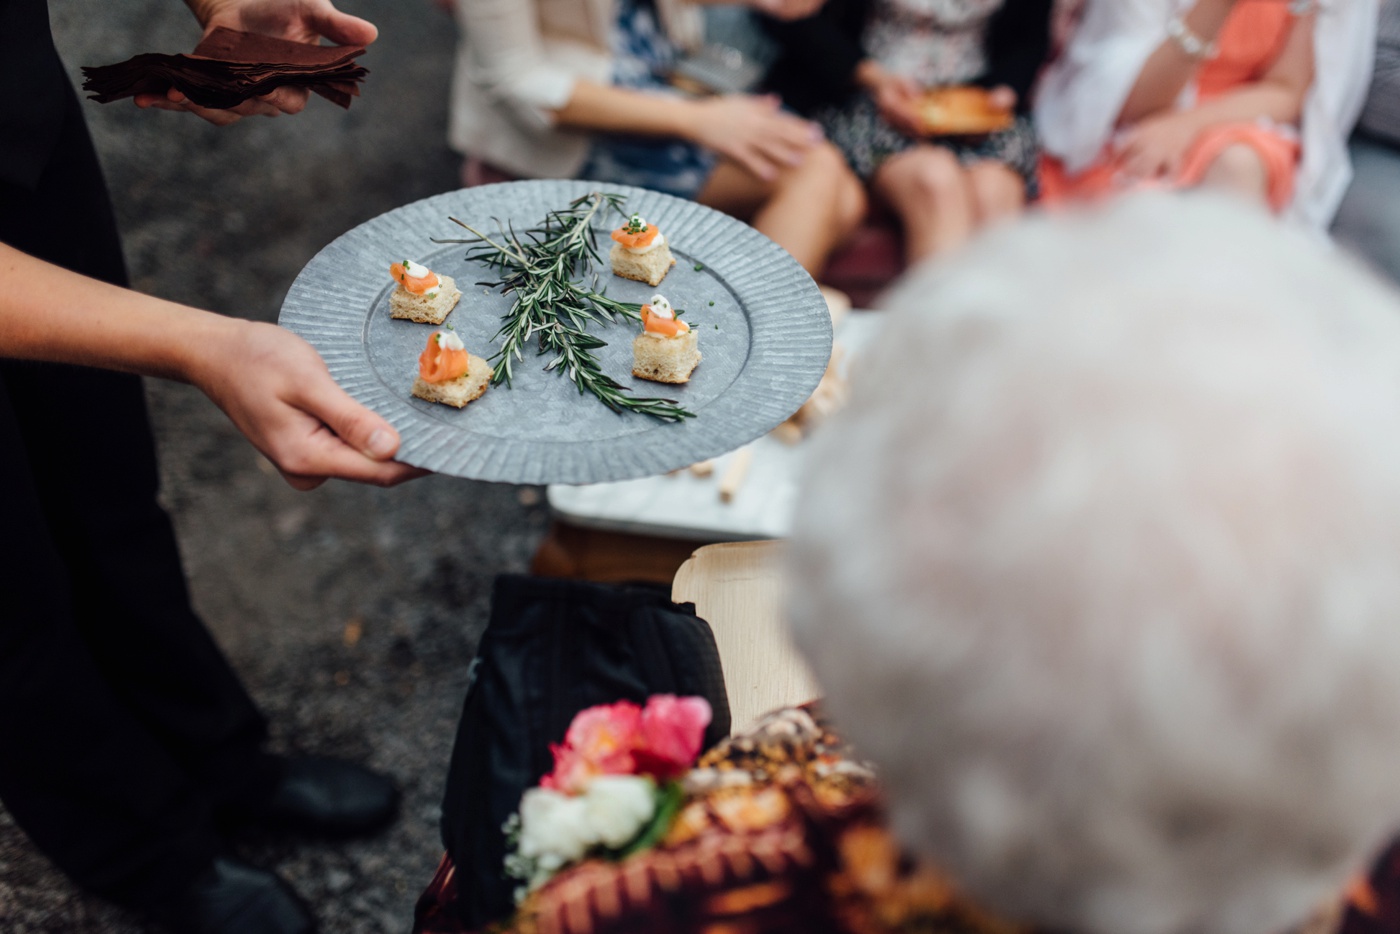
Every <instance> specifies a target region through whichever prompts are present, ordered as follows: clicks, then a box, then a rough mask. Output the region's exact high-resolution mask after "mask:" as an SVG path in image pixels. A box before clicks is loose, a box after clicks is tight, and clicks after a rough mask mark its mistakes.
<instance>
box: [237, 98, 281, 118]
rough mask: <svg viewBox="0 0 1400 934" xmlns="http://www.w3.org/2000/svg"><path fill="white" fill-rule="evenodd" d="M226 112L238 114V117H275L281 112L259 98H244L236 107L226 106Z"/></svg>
mask: <svg viewBox="0 0 1400 934" xmlns="http://www.w3.org/2000/svg"><path fill="white" fill-rule="evenodd" d="M228 112H229V113H234V114H238V115H239V116H240V117H276V116H278V115H279V114H281V113H282V111H280V110H278V109H277V108H276V107H275V106H274V105H272V104H270V103H268V102H267V101H265V100H263V99H261V98H252V99H250V100H246V101H244V102H243V103H241V104H239V105H237V106H236V107H230V108H228Z"/></svg>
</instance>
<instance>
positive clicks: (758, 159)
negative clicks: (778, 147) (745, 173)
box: [730, 146, 778, 182]
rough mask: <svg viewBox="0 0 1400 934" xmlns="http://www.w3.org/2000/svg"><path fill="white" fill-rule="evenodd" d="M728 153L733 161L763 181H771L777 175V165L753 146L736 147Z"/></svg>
mask: <svg viewBox="0 0 1400 934" xmlns="http://www.w3.org/2000/svg"><path fill="white" fill-rule="evenodd" d="M730 155H731V156H732V157H733V158H734V161H735V162H737V163H739V164H740V165H742V166H743V167H744V168H746V169H748V170H749V171H750V172H752V173H753V174H754V175H755V176H756V177H757V178H759V179H761V180H763V181H765V182H771V181H772V180H773V179H775V178H777V177H778V167H777V166H776V165H774V164H773V163H772V162H771V161H769V159H768V158H767V157H766V156H764V155H763V153H761V152H759V151H758V149H756V148H755V147H753V146H739V147H736V148H735V150H734V152H732V153H730Z"/></svg>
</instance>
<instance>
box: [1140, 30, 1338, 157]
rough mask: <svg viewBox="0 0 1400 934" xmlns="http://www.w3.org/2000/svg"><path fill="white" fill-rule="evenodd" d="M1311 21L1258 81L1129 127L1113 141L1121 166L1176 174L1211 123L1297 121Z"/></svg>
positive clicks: (1307, 71) (1306, 78)
mask: <svg viewBox="0 0 1400 934" xmlns="http://www.w3.org/2000/svg"><path fill="white" fill-rule="evenodd" d="M1315 21H1316V15H1315V14H1308V15H1306V16H1302V17H1299V18H1298V20H1297V21H1296V22H1295V23H1294V24H1293V28H1292V29H1291V31H1290V32H1289V34H1288V41H1287V42H1286V43H1285V44H1284V47H1283V50H1282V51H1281V52H1280V53H1279V56H1278V58H1277V59H1275V61H1274V63H1273V64H1272V65H1270V66H1269V69H1268V71H1266V72H1265V73H1264V75H1263V76H1262V77H1261V78H1260V79H1259V80H1258V81H1252V82H1250V83H1249V84H1245V85H1241V86H1240V87H1238V88H1236V89H1234V90H1233V91H1229V92H1227V93H1225V94H1222V95H1220V96H1219V97H1216V98H1213V99H1211V100H1209V101H1206V102H1205V103H1203V104H1200V105H1198V106H1196V107H1193V108H1191V109H1190V110H1183V111H1170V112H1168V113H1164V114H1160V115H1157V116H1154V117H1149V118H1147V119H1145V120H1142V121H1140V122H1139V123H1138V124H1137V125H1135V126H1133V127H1131V128H1129V129H1128V130H1127V131H1126V132H1125V133H1124V134H1123V136H1122V138H1121V139H1120V140H1119V141H1118V144H1117V145H1118V154H1119V160H1120V163H1121V165H1122V168H1123V170H1124V171H1125V172H1127V173H1128V174H1129V175H1132V176H1134V177H1138V178H1155V177H1158V176H1162V175H1171V174H1174V173H1175V172H1176V170H1177V169H1178V168H1179V167H1180V165H1181V162H1182V160H1183V159H1184V158H1185V155H1186V152H1187V151H1188V150H1189V149H1190V146H1191V143H1192V142H1193V141H1194V140H1195V139H1196V137H1197V136H1199V135H1200V134H1201V132H1202V131H1204V130H1207V129H1210V128H1211V127H1214V126H1221V125H1223V124H1228V123H1248V122H1251V121H1254V120H1258V119H1260V118H1264V119H1267V120H1271V121H1273V122H1274V123H1279V124H1295V123H1297V122H1298V121H1299V119H1301V117H1302V114H1303V106H1304V103H1305V101H1306V100H1307V95H1308V88H1309V87H1311V86H1312V81H1313V29H1314V25H1315Z"/></svg>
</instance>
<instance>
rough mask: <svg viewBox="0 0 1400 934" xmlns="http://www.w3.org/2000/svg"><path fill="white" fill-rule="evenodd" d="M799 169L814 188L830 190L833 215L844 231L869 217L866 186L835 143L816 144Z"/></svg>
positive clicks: (826, 191) (825, 191)
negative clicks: (866, 215) (867, 213)
mask: <svg viewBox="0 0 1400 934" xmlns="http://www.w3.org/2000/svg"><path fill="white" fill-rule="evenodd" d="M799 172H800V174H801V175H802V176H803V177H804V180H805V181H806V182H808V183H809V184H811V185H812V188H813V189H814V190H819V191H822V192H824V193H826V195H827V197H828V198H829V199H830V201H829V203H830V205H831V208H832V217H833V218H834V219H835V222H836V224H837V226H838V227H839V229H840V231H841V233H842V234H843V235H844V234H846V233H849V232H851V231H853V230H855V229H856V227H858V226H859V225H860V222H861V221H862V220H864V219H865V212H866V209H867V207H868V204H867V199H866V195H865V186H864V185H863V184H861V181H860V179H859V178H858V177H857V176H856V173H855V172H853V171H851V167H850V166H849V165H847V164H846V157H845V156H843V155H842V154H841V151H840V150H839V149H837V148H836V147H835V146H833V145H831V144H830V143H827V142H823V143H818V144H817V145H815V146H813V147H812V148H811V149H809V150H808V151H807V154H806V156H805V157H804V158H803V160H802V164H801V166H799Z"/></svg>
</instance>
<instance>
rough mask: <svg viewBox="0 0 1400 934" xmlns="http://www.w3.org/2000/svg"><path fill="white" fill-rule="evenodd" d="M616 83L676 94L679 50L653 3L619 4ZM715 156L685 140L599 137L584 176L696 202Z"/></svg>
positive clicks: (642, 0) (619, 0) (581, 175)
mask: <svg viewBox="0 0 1400 934" xmlns="http://www.w3.org/2000/svg"><path fill="white" fill-rule="evenodd" d="M616 3H617V18H616V20H615V21H614V23H615V25H614V28H613V38H612V52H613V76H612V79H613V84H614V85H616V86H617V87H624V88H631V89H633V90H637V91H644V92H647V93H654V94H675V93H677V92H676V91H675V89H673V88H672V87H671V86H670V85H669V84H668V83H667V81H666V75H667V74H669V73H670V71H671V68H672V66H674V65H675V61H676V57H677V54H678V53H677V49H676V47H675V45H674V44H673V43H672V42H671V41H670V40H669V39H668V38H667V37H666V34H665V32H663V31H662V29H661V25H660V23H659V22H658V21H657V16H656V8H655V7H654V6H653V4H652V3H651V0H616ZM715 161H716V160H715V156H714V154H712V153H710V152H709V151H708V150H705V149H702V148H700V147H699V146H696V145H695V144H694V143H690V142H687V141H686V140H681V139H674V138H658V137H654V136H632V135H628V134H622V133H607V134H598V135H597V136H595V137H594V139H593V143H592V145H591V146H590V148H589V151H588V158H587V160H586V161H585V162H584V165H583V168H582V169H580V170H579V178H587V179H593V180H596V181H601V182H611V183H613V184H622V185H635V186H637V187H638V188H650V189H653V190H655V191H663V192H665V193H667V194H671V195H677V196H678V197H681V198H694V197H695V196H696V195H697V194H699V193H700V189H701V188H703V187H704V186H705V182H706V181H708V180H709V177H710V173H711V172H712V171H714V167H715Z"/></svg>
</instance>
